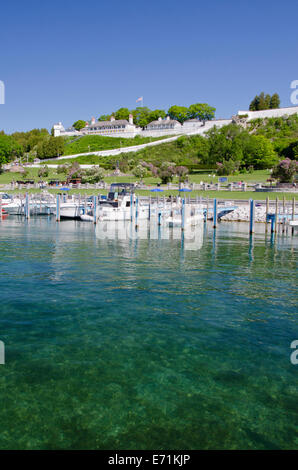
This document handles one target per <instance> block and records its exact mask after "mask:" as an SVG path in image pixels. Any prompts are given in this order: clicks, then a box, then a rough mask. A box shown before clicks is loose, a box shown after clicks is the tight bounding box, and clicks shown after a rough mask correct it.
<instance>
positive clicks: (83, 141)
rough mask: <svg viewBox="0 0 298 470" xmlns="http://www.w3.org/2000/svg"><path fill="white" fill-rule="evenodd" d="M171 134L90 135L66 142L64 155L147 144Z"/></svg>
mask: <svg viewBox="0 0 298 470" xmlns="http://www.w3.org/2000/svg"><path fill="white" fill-rule="evenodd" d="M167 137H169V136H162V137H140V136H136V137H134V138H130V139H127V138H125V137H108V136H100V135H88V136H84V137H81V138H80V139H77V140H75V141H73V142H70V143H67V142H66V143H65V150H64V155H73V154H77V153H87V152H98V151H100V150H111V149H118V148H121V147H131V146H134V145H141V144H147V143H148V142H154V141H155V140H163V139H166V138H167Z"/></svg>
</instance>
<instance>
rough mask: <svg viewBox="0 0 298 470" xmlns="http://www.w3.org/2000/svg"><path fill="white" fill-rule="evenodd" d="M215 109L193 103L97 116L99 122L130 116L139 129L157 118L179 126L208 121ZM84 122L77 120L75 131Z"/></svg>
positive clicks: (122, 110)
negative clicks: (169, 120) (197, 121)
mask: <svg viewBox="0 0 298 470" xmlns="http://www.w3.org/2000/svg"><path fill="white" fill-rule="evenodd" d="M215 111H216V109H215V108H213V107H212V106H210V105H208V104H207V103H195V104H191V105H190V106H189V107H186V106H177V105H173V106H171V107H170V108H169V109H168V111H167V112H166V111H165V110H164V109H153V110H152V109H150V108H148V107H146V106H139V107H137V108H135V109H131V110H129V109H128V108H119V109H118V110H117V111H114V112H113V113H111V114H102V115H101V116H99V118H98V120H99V121H109V120H110V119H111V117H112V116H113V117H114V118H115V119H119V120H120V119H126V120H128V119H129V115H130V114H132V116H133V120H134V124H136V125H137V126H139V127H142V128H144V127H146V126H147V125H148V124H149V123H150V122H152V121H156V120H157V119H158V118H162V119H164V118H165V117H166V116H167V115H168V116H170V118H171V119H175V120H176V121H179V122H180V123H181V124H183V122H185V121H186V120H188V119H198V120H199V121H210V120H211V119H213V118H214V116H215ZM85 125H86V121H84V120H83V119H79V120H78V121H75V122H74V123H73V127H74V128H75V129H76V130H78V131H79V130H81V129H82V128H83V127H85Z"/></svg>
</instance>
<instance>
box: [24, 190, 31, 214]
mask: <svg viewBox="0 0 298 470" xmlns="http://www.w3.org/2000/svg"><path fill="white" fill-rule="evenodd" d="M25 216H26V219H30V202H29V193H26V203H25Z"/></svg>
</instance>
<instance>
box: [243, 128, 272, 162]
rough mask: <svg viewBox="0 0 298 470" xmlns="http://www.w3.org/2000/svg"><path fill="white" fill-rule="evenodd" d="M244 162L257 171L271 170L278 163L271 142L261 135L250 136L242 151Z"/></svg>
mask: <svg viewBox="0 0 298 470" xmlns="http://www.w3.org/2000/svg"><path fill="white" fill-rule="evenodd" d="M244 162H245V165H246V166H249V165H252V166H253V167H254V168H255V169H259V170H262V169H266V168H272V167H273V166H274V165H275V164H276V163H277V162H278V157H277V155H276V153H275V151H274V147H273V144H272V142H271V141H270V140H269V139H267V138H266V137H264V136H263V135H252V136H250V139H249V141H248V142H247V144H246V146H245V149H244Z"/></svg>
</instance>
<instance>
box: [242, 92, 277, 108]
mask: <svg viewBox="0 0 298 470" xmlns="http://www.w3.org/2000/svg"><path fill="white" fill-rule="evenodd" d="M279 106H280V97H279V95H278V94H277V93H274V94H273V95H272V96H271V95H269V94H268V93H267V94H266V95H265V93H264V92H263V91H262V93H260V94H259V95H256V96H255V97H254V99H253V100H252V101H251V103H250V105H249V110H250V111H263V110H264V109H276V108H279Z"/></svg>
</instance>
